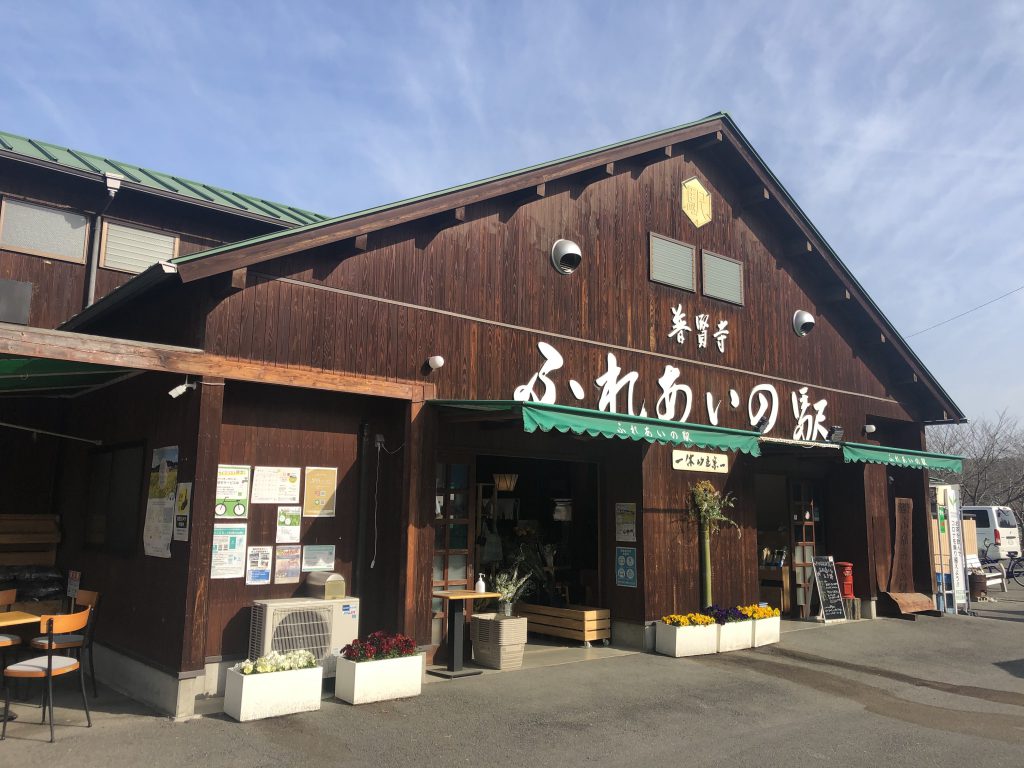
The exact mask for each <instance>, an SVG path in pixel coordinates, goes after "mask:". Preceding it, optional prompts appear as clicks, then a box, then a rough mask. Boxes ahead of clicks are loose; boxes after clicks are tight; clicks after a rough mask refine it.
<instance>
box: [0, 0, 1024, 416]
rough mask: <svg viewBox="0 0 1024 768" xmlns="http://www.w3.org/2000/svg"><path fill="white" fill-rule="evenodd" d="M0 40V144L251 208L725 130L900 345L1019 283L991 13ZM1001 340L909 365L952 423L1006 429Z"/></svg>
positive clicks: (536, 20)
mask: <svg viewBox="0 0 1024 768" xmlns="http://www.w3.org/2000/svg"><path fill="white" fill-rule="evenodd" d="M4 18H5V21H4V25H3V26H2V27H0V45H2V47H3V50H4V51H5V59H6V60H7V61H8V62H12V61H16V62H18V65H17V66H16V67H15V66H7V67H5V68H3V70H0V126H2V127H3V128H5V129H8V130H12V131H15V132H20V133H24V134H28V135H32V136H38V137H40V138H44V139H50V140H54V141H58V142H64V143H67V144H70V145H72V146H79V147H82V148H84V149H88V150H91V151H97V152H101V153H107V154H109V155H111V156H114V157H120V158H122V159H125V160H130V161H134V162H138V163H142V164H147V165H151V166H154V167H157V168H161V169H164V170H169V171H172V172H175V173H179V174H182V175H186V176H192V177H195V178H199V179H202V180H204V181H209V182H211V183H215V184H220V185H223V186H226V187H229V188H231V187H233V188H237V189H240V190H244V191H247V192H250V193H253V194H258V195H262V196H265V197H268V198H271V199H280V200H284V201H287V202H291V203H293V204H296V205H303V206H306V207H309V208H313V209H315V210H319V211H323V212H327V213H338V212H345V211H351V210H358V209H361V208H365V207H368V206H370V205H374V204H378V203H382V202H387V201H390V200H394V199H398V198H401V197H406V196H409V195H414V194H419V193H423V192H428V191H431V190H433V189H438V188H441V187H444V186H449V185H452V184H457V183H461V182H465V181H469V180H473V179H477V178H482V177H485V176H489V175H492V174H495V173H499V172H502V171H506V170H510V169H513V168H517V167H522V166H525V165H529V164H532V163H537V162H541V161H544V160H549V159H552V158H555V157H560V156H563V155H566V154H569V153H573V152H578V151H580V150H583V149H587V148H591V147H595V146H599V145H602V144H606V143H609V142H612V141H618V140H621V139H625V138H629V137H631V136H636V135H640V134H643V133H647V132H649V131H653V130H658V129H661V128H666V127H669V126H671V125H676V124H679V123H682V122H685V121H688V120H691V119H694V118H697V117H701V116H703V115H706V114H709V113H711V112H714V111H717V110H719V109H726V110H728V111H730V112H731V113H732V115H733V116H734V117H735V118H736V120H737V122H738V123H739V125H740V126H741V128H742V129H743V131H744V132H745V133H746V135H747V136H748V138H750V140H751V141H752V142H753V143H754V144H755V146H756V147H757V149H758V151H759V152H760V153H761V154H762V156H763V157H764V158H765V159H766V161H767V162H768V163H769V165H770V166H771V167H772V169H773V170H774V171H775V172H776V174H777V175H778V176H779V178H780V179H781V180H782V181H783V183H785V184H786V185H787V187H788V188H789V189H790V191H791V192H792V193H793V194H794V196H795V197H796V199H797V200H798V202H799V203H800V205H801V206H802V207H803V208H804V210H805V211H807V213H808V214H809V215H810V217H811V219H812V220H813V221H814V222H815V224H816V225H817V226H818V228H819V229H820V230H821V231H822V232H823V233H824V235H825V236H826V237H827V238H828V239H829V241H830V242H831V244H832V245H833V246H834V247H835V248H836V249H837V251H838V252H839V253H840V255H841V256H842V258H843V259H844V260H845V261H846V262H847V264H848V265H849V266H850V267H851V269H852V270H853V272H854V273H855V274H856V275H857V277H858V278H859V279H860V280H861V282H862V283H863V284H864V285H865V286H866V287H867V289H868V290H869V292H870V293H871V294H872V296H873V298H874V299H875V300H876V301H877V303H878V304H879V305H880V306H881V307H882V308H883V310H885V311H886V312H887V313H888V314H889V316H890V319H891V320H892V321H893V322H894V324H895V325H896V326H897V327H898V328H900V329H902V330H903V331H905V332H907V333H910V332H913V331H916V330H919V329H921V328H923V327H926V326H928V325H931V324H932V323H934V322H937V321H938V320H941V319H943V318H944V317H948V316H951V315H953V314H956V313H957V312H958V311H961V310H962V309H963V308H965V307H967V306H972V305H974V304H978V303H981V302H982V301H984V300H986V299H988V298H991V297H992V296H995V295H998V294H999V293H1002V292H1004V291H1005V290H1006V288H1007V287H1012V286H1014V285H1019V284H1020V283H1021V282H1024V269H1022V267H1021V264H1022V263H1024V252H1022V251H1024V245H1022V241H1021V239H1020V223H1019V222H1021V221H1024V194H1022V184H1021V181H1020V179H1021V172H1022V171H1024V147H1022V143H1024V99H1022V95H1021V87H1020V84H1021V83H1022V82H1024V46H1021V44H1020V43H1021V40H1024V7H1022V6H1021V4H1019V3H1016V2H1001V3H997V2H992V3H985V4H972V5H967V4H959V3H881V2H879V3H871V4H869V5H867V6H865V5H864V4H848V5H846V6H841V5H836V4H820V3H813V2H779V3H773V4H771V5H763V4H754V3H742V4H736V3H719V2H711V1H710V0H701V1H696V2H687V3H675V2H664V3H655V2H639V3H632V4H629V5H628V6H626V5H614V4H600V3H592V2H586V1H585V0H579V1H578V2H568V1H567V2H557V3H547V4H541V3H538V2H531V1H529V0H520V2H509V3H477V2H469V0H466V1H464V2H456V1H455V0H445V1H443V2H437V3H429V4H424V3H414V2H397V3H391V4H379V3H371V2H346V3H331V2H327V1H326V0H320V1H312V0H311V1H310V2H303V3H293V2H284V1H283V0H276V1H274V2H269V1H268V2H261V3H258V4H254V3H250V2H242V1H241V0H230V1H228V0H225V1H224V2H218V3H216V4H206V3H200V2H198V0H193V2H183V3H176V4H174V5H173V6H168V5H166V4H163V3H157V2H133V3H123V2H113V0H96V1H95V2H91V3H81V4H77V5H72V6H63V7H62V8H61V9H60V12H59V13H58V12H56V11H54V9H53V8H52V7H50V8H48V7H46V5H45V4H35V5H29V6H19V12H18V13H16V14H14V13H8V14H5V17H4ZM1022 329H1024V298H1022V297H1020V296H1015V297H1011V298H1009V299H1006V300H1005V301H1003V302H1000V303H999V304H996V305H993V306H992V307H990V308H986V309H985V310H982V311H980V312H978V313H974V314H972V315H971V316H969V317H968V318H965V319H964V320H963V321H962V322H961V321H958V322H957V323H951V324H949V325H948V326H944V327H943V328H942V329H940V330H937V331H933V332H929V333H927V334H923V335H921V336H918V337H915V338H914V339H913V345H914V347H915V349H916V350H917V351H918V353H919V354H920V355H921V356H922V358H923V359H924V360H925V362H926V363H927V364H928V365H929V366H930V367H931V368H932V370H933V371H934V372H935V373H936V375H937V376H938V377H939V379H940V380H941V381H942V382H943V383H944V384H945V385H946V386H947V388H948V389H949V390H950V391H951V393H952V394H953V395H954V397H955V398H957V399H958V400H959V401H960V402H961V404H962V405H963V406H964V407H965V408H966V409H967V410H968V412H969V413H970V414H977V415H980V414H982V413H984V412H986V411H989V410H991V409H993V408H999V407H1003V406H1007V407H1009V408H1010V409H1011V410H1015V411H1016V412H1017V413H1018V414H1021V415H1024V362H1021V360H1020V357H1021V356H1020V354H1019V352H1017V353H1011V351H1012V350H1019V347H1020V341H1019V338H1018V337H1019V336H1020V334H1021V331H1022ZM979 372H983V373H981V374H980V375H979ZM1018 382H1019V383H1018Z"/></svg>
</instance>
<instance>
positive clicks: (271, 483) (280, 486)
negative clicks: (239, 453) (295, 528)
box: [249, 467, 302, 504]
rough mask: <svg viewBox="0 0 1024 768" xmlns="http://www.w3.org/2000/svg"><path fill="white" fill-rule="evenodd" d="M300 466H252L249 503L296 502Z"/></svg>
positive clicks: (300, 472)
mask: <svg viewBox="0 0 1024 768" xmlns="http://www.w3.org/2000/svg"><path fill="white" fill-rule="evenodd" d="M301 475H302V468H301V467H254V468H253V470H252V496H251V498H250V499H249V503H250V504H298V503H299V478H300V477H301Z"/></svg>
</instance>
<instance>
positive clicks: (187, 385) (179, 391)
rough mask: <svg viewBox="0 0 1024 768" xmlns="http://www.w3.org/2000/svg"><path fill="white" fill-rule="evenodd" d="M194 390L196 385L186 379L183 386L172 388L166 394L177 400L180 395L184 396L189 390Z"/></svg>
mask: <svg viewBox="0 0 1024 768" xmlns="http://www.w3.org/2000/svg"><path fill="white" fill-rule="evenodd" d="M195 388H196V383H195V382H194V381H189V380H188V379H187V378H186V379H185V382H184V383H183V384H179V385H178V386H176V387H172V388H171V389H170V390H168V392H167V394H168V395H170V396H171V397H173V398H175V399H177V398H179V397H181V396H182V395H184V394H185V393H186V392H188V391H189V390H190V389H195Z"/></svg>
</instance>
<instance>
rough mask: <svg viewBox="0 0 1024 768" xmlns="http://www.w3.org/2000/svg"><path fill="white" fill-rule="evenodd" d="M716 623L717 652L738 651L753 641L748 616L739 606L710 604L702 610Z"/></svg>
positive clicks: (747, 646)
mask: <svg viewBox="0 0 1024 768" xmlns="http://www.w3.org/2000/svg"><path fill="white" fill-rule="evenodd" d="M704 613H706V614H707V615H708V616H710V617H711V618H713V619H714V620H715V623H716V624H717V625H718V652H719V653H725V652H726V651H739V650H742V649H743V648H749V647H750V645H751V643H752V642H753V631H752V630H751V628H750V624H749V622H750V617H749V616H746V615H744V614H743V613H742V612H741V611H740V609H739V608H719V607H718V606H717V605H712V606H711V607H709V608H706V609H705V610H704Z"/></svg>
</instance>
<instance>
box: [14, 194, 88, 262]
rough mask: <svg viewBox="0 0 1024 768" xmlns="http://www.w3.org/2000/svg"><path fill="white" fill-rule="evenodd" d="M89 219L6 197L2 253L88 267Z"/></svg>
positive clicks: (65, 211)
mask: <svg viewBox="0 0 1024 768" xmlns="http://www.w3.org/2000/svg"><path fill="white" fill-rule="evenodd" d="M88 243H89V219H88V218H87V217H85V216H83V215H82V214H80V213H75V212H74V211H68V210H64V209H61V208H51V207H49V206H46V205H38V204H36V203H29V202H26V201H25V200H16V199H14V198H10V197H5V198H4V199H3V201H0V249H4V250H8V251H18V252H19V253H27V254H31V255H32V256H45V257H47V258H51V259H60V260H61V261H73V262H75V263H77V264H84V263H85V254H86V249H87V248H88Z"/></svg>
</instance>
